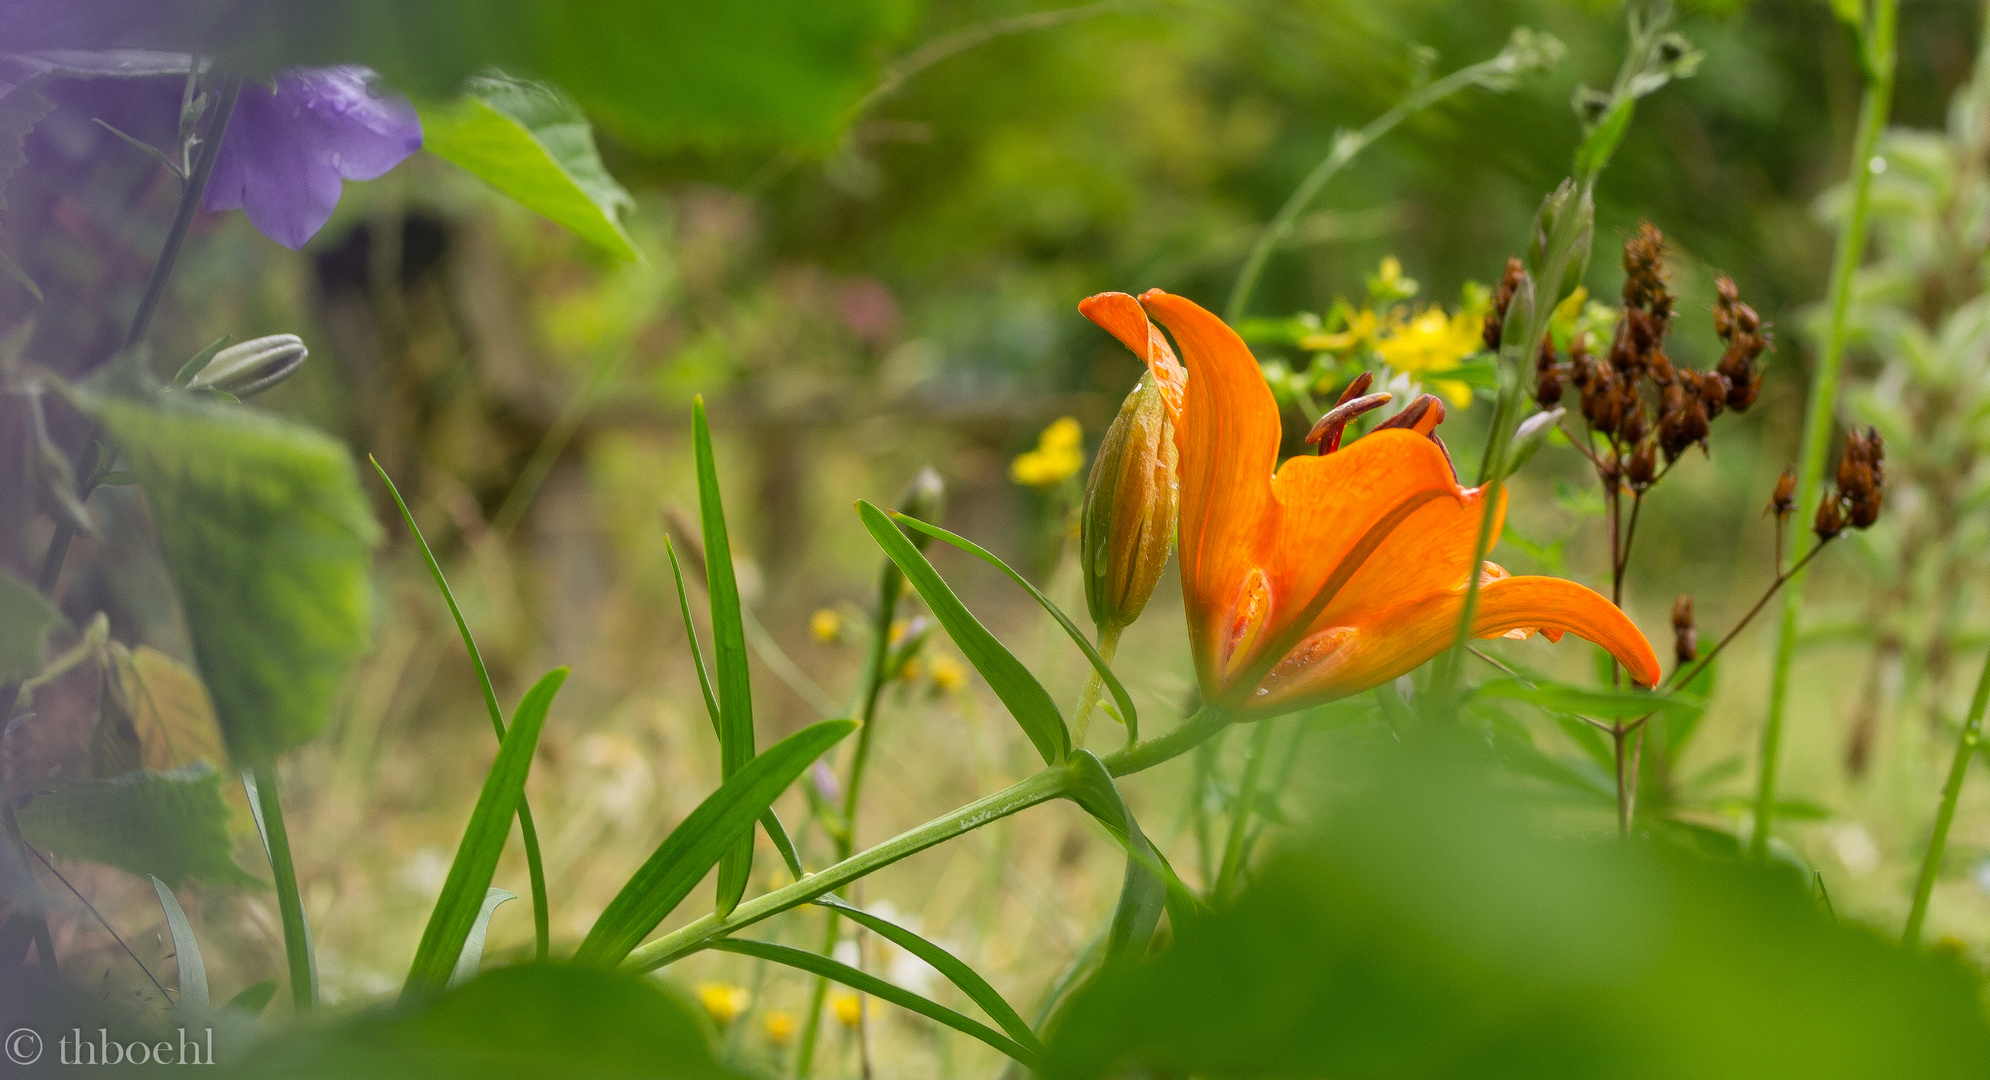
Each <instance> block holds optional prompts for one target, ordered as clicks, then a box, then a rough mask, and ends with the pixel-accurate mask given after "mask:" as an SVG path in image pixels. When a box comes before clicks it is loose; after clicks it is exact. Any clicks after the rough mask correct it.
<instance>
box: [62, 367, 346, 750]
mask: <svg viewBox="0 0 1990 1080" xmlns="http://www.w3.org/2000/svg"><path fill="white" fill-rule="evenodd" d="M173 396H174V397H179V395H173ZM89 404H90V406H91V410H92V411H93V412H94V413H95V415H96V418H97V420H98V421H99V422H100V423H102V424H103V426H104V428H105V429H106V430H107V431H108V432H109V433H110V434H111V436H112V437H113V438H115V439H116V440H117V442H118V444H119V445H120V446H122V447H123V448H124V451H125V453H126V454H127V455H129V457H130V461H131V469H132V471H133V472H136V473H137V474H138V475H139V477H140V481H141V483H142V484H143V485H144V488H145V495H146V499H147V502H148V503H149V506H150V508H151V512H152V519H153V522H154V523H155V525H156V526H157V528H158V532H159V539H160V541H161V543H162V546H163V547H164V549H165V556H166V565H167V567H168V568H169V569H170V570H171V571H172V574H173V583H174V585H175V587H176V588H177V589H178V591H179V596H180V604H181V607H182V609H183V610H184V612H185V616H186V623H187V630H188V632H189V633H190V634H191V636H192V637H193V643H194V655H195V658H196V660H197V662H198V666H199V668H200V674H201V679H202V681H203V682H205V683H206V684H207V689H208V693H209V694H211V695H212V696H213V698H214V706H215V711H216V713H217V715H218V716H219V717H220V720H221V731H222V734H223V736H224V737H225V738H226V739H227V743H228V757H229V760H230V762H232V763H233V764H234V765H235V766H237V767H240V766H245V765H251V764H255V763H259V762H268V761H271V760H274V759H275V758H276V756H277V755H278V754H280V753H282V752H283V751H285V750H287V749H289V748H291V747H293V746H297V745H299V744H301V743H303V742H305V741H307V740H309V739H310V738H311V737H312V736H314V735H316V734H317V733H318V729H319V728H321V727H323V726H324V723H325V721H326V719H327V718H328V717H330V715H331V713H332V710H333V707H334V705H335V703H336V701H337V698H338V693H339V687H340V685H341V683H342V682H343V681H344V678H345V672H346V667H347V665H348V664H349V663H350V662H351V660H352V659H353V658H354V657H355V656H357V655H358V654H359V652H360V651H361V650H362V649H364V648H365V647H366V641H367V631H368V628H369V626H370V625H371V621H372V590H371V588H370V587H369V585H368V582H367V571H368V556H367V552H368V549H369V548H370V547H371V546H372V544H373V541H374V539H375V537H376V536H377V534H378V529H377V528H376V527H375V525H374V523H373V518H372V510H371V508H370V506H369V505H368V503H367V501H366V497H365V495H364V493H362V492H361V491H360V488H359V481H358V478H357V476H356V475H355V474H354V470H353V466H352V458H351V457H350V455H348V454H347V453H346V450H345V447H344V446H342V445H340V444H339V443H338V442H337V441H336V440H333V439H331V438H329V437H328V436H325V435H323V434H320V433H318V432H316V431H313V430H311V429H309V428H305V427H300V426H298V425H296V424H292V423H288V422H285V421H281V420H277V419H274V418H271V417H268V416H264V415H261V414H259V413H254V412H250V411H248V410H245V409H232V408H223V407H220V406H215V405H208V404H203V403H199V402H194V401H188V400H179V401H173V402H162V403H161V404H159V405H157V406H153V405H150V404H147V403H144V402H140V401H135V400H129V399H124V398H113V397H102V396H99V397H92V398H91V399H89Z"/></svg>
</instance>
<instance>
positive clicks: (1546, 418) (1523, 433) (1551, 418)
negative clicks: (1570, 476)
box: [1506, 408, 1567, 476]
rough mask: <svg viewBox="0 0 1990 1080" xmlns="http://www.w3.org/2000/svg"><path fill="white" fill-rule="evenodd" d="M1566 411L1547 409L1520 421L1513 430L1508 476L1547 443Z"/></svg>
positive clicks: (1507, 468)
mask: <svg viewBox="0 0 1990 1080" xmlns="http://www.w3.org/2000/svg"><path fill="white" fill-rule="evenodd" d="M1566 411H1567V410H1565V409H1558V408H1557V409H1547V410H1544V411H1542V412H1537V413H1535V414H1534V415H1532V416H1530V417H1528V418H1527V419H1525V420H1522V421H1521V422H1520V426H1519V427H1518V428H1516V429H1514V432H1513V451H1512V454H1511V456H1510V457H1509V458H1508V461H1509V462H1510V464H1508V465H1507V467H1506V473H1507V475H1508V476H1511V475H1513V474H1514V473H1517V472H1519V471H1520V467H1521V466H1522V465H1525V464H1527V462H1528V461H1529V460H1530V459H1532V458H1533V456H1534V454H1535V453H1536V452H1537V451H1539V450H1540V449H1541V447H1543V446H1546V445H1547V443H1548V439H1549V437H1551V436H1552V435H1554V433H1555V427H1556V426H1557V425H1559V424H1560V423H1561V422H1562V416H1563V415H1564V413H1566Z"/></svg>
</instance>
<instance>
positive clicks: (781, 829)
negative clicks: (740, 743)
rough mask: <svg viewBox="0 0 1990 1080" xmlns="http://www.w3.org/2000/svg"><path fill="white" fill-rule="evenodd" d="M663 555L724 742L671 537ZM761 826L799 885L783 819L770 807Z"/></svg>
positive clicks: (797, 861) (798, 866)
mask: <svg viewBox="0 0 1990 1080" xmlns="http://www.w3.org/2000/svg"><path fill="white" fill-rule="evenodd" d="M663 552H664V554H666V555H668V556H670V573H671V576H673V577H675V578H676V579H677V608H678V610H679V611H680V612H681V613H682V614H683V616H684V640H685V641H687V642H689V643H690V645H691V666H692V667H694V668H696V669H697V671H698V690H699V691H700V692H701V693H702V694H703V695H704V698H705V715H707V716H709V717H711V718H712V733H713V734H715V735H718V736H719V738H720V739H721V740H723V739H724V738H725V732H724V730H723V728H722V727H721V726H720V720H719V701H718V699H717V698H716V697H713V696H712V679H711V676H709V675H707V674H705V653H704V650H703V649H702V648H700V647H699V645H698V627H697V624H695V623H693V622H692V621H691V597H690V594H689V593H687V592H686V591H685V589H684V568H683V566H681V565H679V564H678V562H677V548H676V546H675V545H673V544H672V543H671V542H670V537H668V536H665V537H664V538H663ZM760 826H761V828H763V829H766V830H767V836H768V838H769V839H771V840H773V841H774V847H775V849H776V850H778V851H780V853H781V861H782V862H784V863H787V864H788V873H790V874H792V875H794V878H795V880H796V881H800V880H801V879H802V860H801V856H800V855H798V854H796V853H795V842H794V841H793V840H791V839H789V837H788V830H787V828H786V827H785V826H783V825H782V824H781V819H780V817H779V816H778V815H776V814H775V813H774V808H773V807H771V806H770V807H768V808H767V812H766V813H765V814H762V815H761V816H760Z"/></svg>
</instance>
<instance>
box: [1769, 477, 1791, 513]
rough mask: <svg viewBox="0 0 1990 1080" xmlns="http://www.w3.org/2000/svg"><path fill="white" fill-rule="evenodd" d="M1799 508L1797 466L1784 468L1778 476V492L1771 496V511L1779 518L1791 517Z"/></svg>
mask: <svg viewBox="0 0 1990 1080" xmlns="http://www.w3.org/2000/svg"><path fill="white" fill-rule="evenodd" d="M1796 508H1797V471H1796V469H1795V468H1787V469H1784V470H1783V475H1782V476H1779V477H1777V478H1776V493H1775V494H1774V495H1771V496H1769V513H1771V514H1774V515H1776V516H1777V517H1779V518H1786V517H1789V516H1790V515H1791V514H1792V513H1794V512H1795V511H1796Z"/></svg>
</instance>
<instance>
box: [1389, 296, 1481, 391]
mask: <svg viewBox="0 0 1990 1080" xmlns="http://www.w3.org/2000/svg"><path fill="white" fill-rule="evenodd" d="M1482 318H1483V317H1482V316H1475V315H1474V314H1473V313H1472V312H1471V311H1469V310H1466V309H1463V308H1461V309H1459V311H1458V313H1457V314H1455V315H1446V314H1445V313H1444V309H1443V308H1441V307H1439V306H1437V305H1436V304H1432V305H1431V306H1430V307H1427V308H1425V309H1424V310H1423V311H1421V312H1419V313H1418V314H1417V315H1416V316H1415V317H1413V318H1411V319H1410V320H1409V321H1408V322H1406V323H1404V324H1403V325H1402V326H1400V327H1398V328H1396V329H1394V330H1392V331H1390V332H1389V333H1388V334H1387V335H1386V336H1384V337H1383V338H1382V339H1381V340H1379V341H1377V342H1376V343H1375V353H1376V355H1378V356H1380V357H1381V358H1382V362H1383V363H1385V364H1388V365H1389V367H1391V368H1393V369H1394V370H1396V371H1400V372H1403V373H1405V374H1407V375H1410V376H1412V377H1414V378H1416V379H1418V380H1419V381H1422V382H1428V383H1430V386H1431V389H1433V390H1435V391H1437V392H1438V393H1440V394H1442V395H1444V397H1445V398H1446V399H1447V400H1448V401H1450V403H1451V405H1452V406H1453V407H1454V408H1459V409H1462V408H1464V407H1466V406H1467V405H1470V404H1471V403H1472V388H1471V386H1469V385H1467V384H1465V383H1462V382H1459V381H1457V380H1456V379H1432V378H1430V376H1433V375H1438V374H1441V373H1443V372H1446V371H1450V370H1451V369H1453V368H1455V367H1457V366H1458V365H1460V364H1462V363H1464V362H1465V360H1466V359H1467V358H1469V357H1471V356H1474V355H1476V354H1477V353H1478V352H1479V349H1480V347H1481V345H1482V343H1483V338H1482V334H1483V327H1482Z"/></svg>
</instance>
